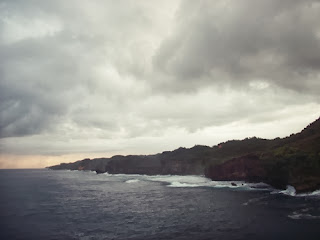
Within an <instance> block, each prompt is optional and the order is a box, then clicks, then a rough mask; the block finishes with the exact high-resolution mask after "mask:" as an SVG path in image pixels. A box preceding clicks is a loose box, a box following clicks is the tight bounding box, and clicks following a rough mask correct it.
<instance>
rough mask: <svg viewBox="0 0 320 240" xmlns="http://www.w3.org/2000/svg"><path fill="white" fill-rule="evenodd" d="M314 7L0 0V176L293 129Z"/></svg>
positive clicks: (317, 63)
mask: <svg viewBox="0 0 320 240" xmlns="http://www.w3.org/2000/svg"><path fill="white" fill-rule="evenodd" d="M319 22H320V1H312V0H281V1H279V0H241V1H238V0H215V1H209V0H208V1H205V0H204V1H202V0H199V1H192V0H185V1H184V0H181V1H180V0H161V1H156V0H106V1H99V0H68V1H65V0H55V1H51V0H28V1H25V0H7V1H6V0H0V168H41V167H45V166H49V165H53V164H58V163H60V162H73V161H76V160H79V159H82V158H85V157H89V158H94V157H110V156H112V155H116V154H123V155H126V154H152V153H158V152H162V151H165V150H173V149H175V148H178V147H180V146H183V147H192V146H194V145H196V144H201V145H208V146H213V145H216V144H218V143H219V142H224V141H227V140H231V139H243V138H246V137H253V136H257V137H261V138H268V139H272V138H275V137H285V136H288V135H290V134H291V133H296V132H299V131H301V130H302V129H303V128H304V127H305V126H306V125H308V124H309V123H311V122H312V121H314V120H316V119H317V118H318V117H319V116H320V94H319V92H320V24H319Z"/></svg>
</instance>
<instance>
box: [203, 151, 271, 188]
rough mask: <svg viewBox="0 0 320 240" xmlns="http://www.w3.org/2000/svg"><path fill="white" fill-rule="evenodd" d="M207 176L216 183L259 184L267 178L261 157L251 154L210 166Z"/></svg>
mask: <svg viewBox="0 0 320 240" xmlns="http://www.w3.org/2000/svg"><path fill="white" fill-rule="evenodd" d="M205 175H206V176H207V177H210V178H212V179H214V180H216V181H248V182H257V181H262V180H264V179H265V178H266V170H265V168H264V166H263V164H262V161H261V160H260V159H259V157H258V156H256V155H253V154H251V155H246V156H241V157H237V158H233V159H231V160H229V161H226V162H224V163H222V164H219V165H215V166H210V167H208V168H207V169H206V172H205Z"/></svg>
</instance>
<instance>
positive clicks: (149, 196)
mask: <svg viewBox="0 0 320 240" xmlns="http://www.w3.org/2000/svg"><path fill="white" fill-rule="evenodd" d="M235 184H236V186H234V185H235ZM235 184H231V182H213V181H210V180H209V179H206V178H204V177H201V176H145V175H124V174H115V175H111V174H96V173H94V172H86V171H64V170H63V171H52V170H47V169H34V170H0V190H1V197H0V239H9V240H10V239H30V240H31V239H32V240H37V239H41V240H44V239H57V240H58V239H63V240H68V239H83V240H89V239H90V240H91V239H137V240H138V239H181V240H182V239H195V240H196V239H219V240H223V239H246V240H250V239H252V240H257V239H290V240H294V239H308V240H312V239H317V240H318V239H320V193H319V192H315V193H313V194H306V195H300V196H296V195H295V194H294V191H293V189H291V188H288V190H287V191H276V190H274V189H271V188H270V187H268V186H265V185H263V184H245V183H242V182H235Z"/></svg>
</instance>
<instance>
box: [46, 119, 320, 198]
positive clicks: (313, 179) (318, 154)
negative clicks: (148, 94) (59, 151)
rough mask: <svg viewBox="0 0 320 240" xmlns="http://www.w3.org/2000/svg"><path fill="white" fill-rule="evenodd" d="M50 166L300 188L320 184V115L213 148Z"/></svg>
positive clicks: (305, 188)
mask: <svg viewBox="0 0 320 240" xmlns="http://www.w3.org/2000/svg"><path fill="white" fill-rule="evenodd" d="M49 168H50V169H54V170H59V169H70V170H91V171H96V172H97V173H103V172H108V173H125V174H149V175H153V174H178V175H190V174H197V175H204V174H205V175H206V176H207V177H209V178H211V179H213V180H234V181H236V180H244V181H253V182H257V181H264V182H267V183H269V184H271V185H273V186H275V187H277V188H285V187H286V185H288V184H290V185H292V186H294V187H295V188H296V189H297V191H298V192H305V191H312V190H315V189H317V188H320V119H317V120H316V121H315V122H313V123H311V124H309V125H308V126H307V127H306V128H305V129H303V130H302V131H301V132H300V133H297V134H292V135H290V136H289V137H286V138H276V139H273V140H266V139H260V138H255V137H253V138H246V139H244V140H231V141H227V142H223V143H220V144H218V145H216V146H213V147H208V146H201V145H196V146H194V147H192V148H189V149H188V148H179V149H176V150H174V151H165V152H162V153H159V154H154V155H128V156H121V155H117V156H113V157H111V158H96V159H92V160H91V159H84V160H80V161H77V162H74V163H62V164H60V165H56V166H51V167H49Z"/></svg>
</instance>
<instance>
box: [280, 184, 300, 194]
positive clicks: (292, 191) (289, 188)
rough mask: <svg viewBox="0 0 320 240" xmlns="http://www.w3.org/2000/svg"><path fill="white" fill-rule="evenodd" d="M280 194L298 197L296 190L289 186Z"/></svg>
mask: <svg viewBox="0 0 320 240" xmlns="http://www.w3.org/2000/svg"><path fill="white" fill-rule="evenodd" d="M279 193H282V194H284V195H289V196H296V189H295V188H294V187H292V186H290V185H288V186H287V189H286V190H283V191H280V192H279Z"/></svg>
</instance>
